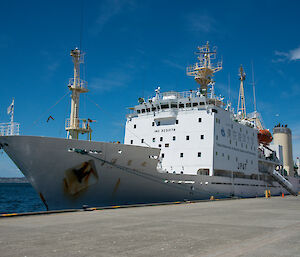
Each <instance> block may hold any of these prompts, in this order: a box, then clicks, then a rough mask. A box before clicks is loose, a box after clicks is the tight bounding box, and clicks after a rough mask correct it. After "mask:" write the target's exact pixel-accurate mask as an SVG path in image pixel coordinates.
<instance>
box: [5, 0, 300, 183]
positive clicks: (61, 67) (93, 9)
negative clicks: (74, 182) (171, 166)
mask: <svg viewBox="0 0 300 257" xmlns="http://www.w3.org/2000/svg"><path fill="white" fill-rule="evenodd" d="M299 9H300V2H299V1H296V0H289V1H286V0H285V1H276V0H272V1H263V0H260V1H231V0H228V1H200V0H196V1H192V0H186V1H182V0H173V1H166V0H159V1H156V0H151V1H147V0H144V1H138V0H103V1H96V0H89V1H83V0H72V1H69V0H65V1H57V0H52V1H49V0H44V1H33V0H28V1H21V0H18V1H17V0H11V1H2V3H1V15H0V24H1V30H0V51H1V62H0V74H1V76H0V86H1V94H0V122H8V121H9V119H10V117H9V116H8V115H7V107H8V106H9V105H10V103H11V101H12V98H15V121H16V122H19V123H20V124H21V126H20V132H21V134H22V135H38V136H50V137H62V138H63V137H66V133H65V130H64V122H65V119H66V118H67V117H68V116H69V113H70V97H69V94H68V91H69V90H68V87H67V84H68V80H69V78H71V77H72V75H73V64H72V61H71V58H70V50H71V49H74V48H75V47H81V49H82V50H83V51H84V52H85V53H86V55H85V63H84V65H83V67H82V69H81V74H82V78H84V79H85V80H86V81H87V82H88V87H89V89H90V91H89V93H87V94H82V95H81V99H80V117H81V118H90V119H94V120H97V122H96V123H93V130H94V132H93V135H92V137H93V140H96V141H121V142H122V141H123V139H124V125H125V121H126V118H125V115H126V114H127V113H128V107H131V106H134V105H136V104H137V100H138V98H139V97H145V98H148V97H150V96H153V95H154V90H155V89H156V88H157V87H158V86H160V87H161V91H170V90H176V91H187V90H190V89H196V87H197V84H196V82H195V81H194V80H193V78H192V77H188V76H187V75H186V66H188V65H191V64H193V63H194V62H195V61H196V56H195V55H194V52H195V51H196V50H197V46H201V45H204V44H205V43H206V42H207V41H209V42H210V44H211V46H217V51H218V58H219V59H222V60H223V69H222V70H221V71H219V72H218V73H216V74H215V81H216V84H215V91H216V94H218V95H222V96H224V97H225V99H226V100H228V99H230V100H231V102H232V105H233V107H235V109H236V108H237V101H238V93H239V80H238V70H239V67H240V65H241V64H242V65H243V67H244V69H245V72H246V81H245V98H246V107H247V112H252V111H253V109H254V107H253V89H252V63H253V68H254V69H253V71H254V82H255V86H256V101H257V110H258V111H259V112H260V113H261V115H262V118H263V121H264V124H265V127H266V128H269V129H270V130H272V129H273V127H274V126H275V125H276V124H278V122H281V124H288V127H290V128H291V129H292V133H293V155H294V158H296V156H300V120H299V111H300V107H299V106H300V105H299V100H298V99H299V97H300V33H299V25H300V17H299ZM50 115H51V116H52V117H53V118H54V120H50V121H49V122H46V121H47V118H48V117H49V116H50ZM18 176H22V173H21V172H20V171H19V170H18V168H17V167H16V166H15V165H14V164H13V163H12V162H11V161H10V160H9V158H8V157H7V156H6V154H5V153H3V151H0V177H18Z"/></svg>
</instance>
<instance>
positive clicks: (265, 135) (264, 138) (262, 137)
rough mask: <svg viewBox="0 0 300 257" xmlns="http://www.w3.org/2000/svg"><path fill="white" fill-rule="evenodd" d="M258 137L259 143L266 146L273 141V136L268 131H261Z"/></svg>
mask: <svg viewBox="0 0 300 257" xmlns="http://www.w3.org/2000/svg"><path fill="white" fill-rule="evenodd" d="M257 137H258V142H259V143H262V144H264V145H268V144H270V143H271V142H272V140H273V137H272V134H271V132H270V131H269V130H268V129H261V130H259V132H258V134H257Z"/></svg>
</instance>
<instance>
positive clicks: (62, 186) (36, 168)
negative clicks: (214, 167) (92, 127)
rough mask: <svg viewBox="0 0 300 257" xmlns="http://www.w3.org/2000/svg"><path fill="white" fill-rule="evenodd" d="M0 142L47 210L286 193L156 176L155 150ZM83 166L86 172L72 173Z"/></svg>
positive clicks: (201, 178) (269, 185)
mask: <svg viewBox="0 0 300 257" xmlns="http://www.w3.org/2000/svg"><path fill="white" fill-rule="evenodd" d="M0 144H1V146H2V147H3V148H4V150H5V152H6V153H7V154H8V155H9V157H10V158H11V159H12V160H13V161H14V162H15V164H16V165H17V166H18V167H19V168H20V170H21V171H22V172H23V174H24V175H25V176H26V177H27V179H28V180H29V181H30V183H31V184H32V186H33V187H34V188H35V190H36V191H37V193H38V194H39V195H40V197H41V199H42V200H43V202H44V203H45V205H46V207H47V208H48V209H49V210H57V209H73V208H82V206H83V205H88V206H90V207H100V206H108V205H123V204H136V203H151V202H170V201H183V200H202V199H209V198H210V197H211V196H214V197H215V198H226V197H232V196H236V197H256V196H263V195H264V193H265V190H266V189H268V190H270V191H271V194H272V195H279V194H281V193H287V192H286V190H285V189H283V188H282V187H281V186H280V185H279V184H278V183H277V182H274V181H273V182H266V181H261V180H253V179H238V178H234V179H232V178H227V177H219V176H205V175H187V174H170V173H161V172H159V171H158V170H157V162H158V161H157V159H155V158H153V156H159V154H160V149H156V148H149V147H140V146H133V145H124V144H113V143H103V142H91V141H80V140H70V139H59V138H46V137H35V136H5V137H0ZM73 148H76V149H81V150H87V154H80V153H77V152H74V151H70V150H69V149H73ZM95 151H97V153H95ZM100 151H101V153H100ZM83 163H86V164H87V169H86V170H87V171H88V172H87V173H85V175H82V174H83V173H82V174H81V175H80V174H79V173H80V172H79V171H78V172H79V173H78V174H77V175H76V174H75V172H74V170H79V167H80V165H82V164H83ZM76 172H77V171H76ZM289 180H290V182H291V183H292V184H293V185H294V186H296V187H297V188H298V187H299V179H296V178H289ZM297 190H298V191H299V188H298V189H297Z"/></svg>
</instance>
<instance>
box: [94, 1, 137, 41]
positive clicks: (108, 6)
mask: <svg viewBox="0 0 300 257" xmlns="http://www.w3.org/2000/svg"><path fill="white" fill-rule="evenodd" d="M134 8H135V1H134V0H105V1H103V2H102V3H101V5H100V9H99V14H98V17H97V19H96V22H95V25H94V27H93V28H92V33H93V34H95V35H97V34H98V33H100V32H101V30H102V29H103V28H104V26H105V25H106V24H107V23H108V22H109V21H110V20H111V19H113V18H114V17H115V16H117V15H119V14H121V13H122V12H124V11H127V10H130V9H134Z"/></svg>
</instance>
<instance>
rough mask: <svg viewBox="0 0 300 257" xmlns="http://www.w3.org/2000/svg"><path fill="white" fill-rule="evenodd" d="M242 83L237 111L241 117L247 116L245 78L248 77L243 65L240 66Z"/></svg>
mask: <svg viewBox="0 0 300 257" xmlns="http://www.w3.org/2000/svg"><path fill="white" fill-rule="evenodd" d="M239 76H240V77H239V80H240V81H241V84H240V92H239V100H238V108H237V113H238V115H239V116H240V118H241V119H245V118H246V103H245V94H244V80H245V79H246V73H245V72H244V69H243V66H242V65H241V67H240V73H239Z"/></svg>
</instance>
